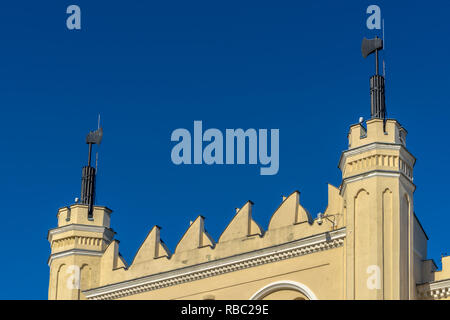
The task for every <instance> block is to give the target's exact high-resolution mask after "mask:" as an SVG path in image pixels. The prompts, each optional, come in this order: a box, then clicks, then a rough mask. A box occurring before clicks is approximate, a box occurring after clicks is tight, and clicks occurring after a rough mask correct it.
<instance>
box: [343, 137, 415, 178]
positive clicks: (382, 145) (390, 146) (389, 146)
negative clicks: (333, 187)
mask: <svg viewBox="0 0 450 320" xmlns="http://www.w3.org/2000/svg"><path fill="white" fill-rule="evenodd" d="M382 149H384V150H396V151H400V154H401V156H402V157H403V158H405V159H406V160H407V162H408V163H409V164H410V165H411V166H414V164H415V162H416V158H415V157H414V156H413V155H412V154H411V153H410V152H409V151H408V149H406V147H405V146H404V145H402V144H396V143H386V142H372V143H369V144H367V145H364V146H360V147H356V148H353V149H349V150H346V151H343V152H342V154H341V158H340V159H339V165H338V167H339V169H341V171H344V170H343V169H344V167H343V166H344V164H345V161H346V159H347V157H350V156H355V155H358V154H361V153H364V152H367V151H371V150H382Z"/></svg>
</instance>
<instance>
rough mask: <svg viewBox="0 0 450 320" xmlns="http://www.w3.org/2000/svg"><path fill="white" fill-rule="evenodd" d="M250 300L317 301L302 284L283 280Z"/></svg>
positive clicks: (273, 283)
mask: <svg viewBox="0 0 450 320" xmlns="http://www.w3.org/2000/svg"><path fill="white" fill-rule="evenodd" d="M250 300H317V297H316V295H315V294H314V293H313V292H312V291H311V289H309V288H308V287H307V286H305V285H304V284H302V283H299V282H295V281H290V280H284V281H277V282H272V283H270V284H268V285H267V286H265V287H263V288H261V289H260V290H258V292H256V293H255V294H254V295H253V296H252V297H251V298H250Z"/></svg>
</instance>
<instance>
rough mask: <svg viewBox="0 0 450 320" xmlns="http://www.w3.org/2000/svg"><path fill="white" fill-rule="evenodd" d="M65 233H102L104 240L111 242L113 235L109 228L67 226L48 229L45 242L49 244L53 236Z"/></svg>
mask: <svg viewBox="0 0 450 320" xmlns="http://www.w3.org/2000/svg"><path fill="white" fill-rule="evenodd" d="M67 231H88V232H96V233H104V234H105V236H106V239H107V240H109V241H111V240H112V238H113V237H114V233H115V232H114V231H113V230H112V229H111V228H106V227H102V226H91V225H87V224H68V225H65V226H62V227H58V228H54V229H50V230H49V231H48V234H47V240H48V241H50V242H51V239H52V237H53V236H54V235H55V234H58V233H62V232H67Z"/></svg>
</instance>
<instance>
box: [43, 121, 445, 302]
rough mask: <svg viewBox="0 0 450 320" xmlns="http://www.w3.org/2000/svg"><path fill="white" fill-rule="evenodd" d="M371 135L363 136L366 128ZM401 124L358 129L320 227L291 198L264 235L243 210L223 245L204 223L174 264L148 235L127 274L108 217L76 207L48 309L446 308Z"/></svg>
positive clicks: (68, 213)
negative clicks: (61, 302) (223, 303)
mask: <svg viewBox="0 0 450 320" xmlns="http://www.w3.org/2000/svg"><path fill="white" fill-rule="evenodd" d="M364 125H365V126H364ZM406 134H407V132H406V130H405V129H404V128H403V127H402V126H401V125H400V124H399V123H398V122H397V121H396V120H386V121H384V120H382V119H371V120H368V121H367V122H366V123H365V124H364V123H360V124H356V125H353V126H351V127H350V131H349V134H348V140H349V147H348V149H347V150H346V151H344V152H343V153H342V156H341V159H340V161H339V168H340V169H341V171H342V183H341V185H340V186H339V188H336V187H334V186H331V185H329V187H328V207H327V209H326V211H325V212H324V214H323V215H321V216H319V217H318V218H316V219H314V220H313V219H312V217H311V216H310V214H309V213H308V211H307V210H306V209H305V208H303V207H302V205H301V204H300V203H301V202H300V193H299V192H297V191H296V192H293V193H292V194H291V195H289V196H288V197H283V201H282V203H281V204H280V206H279V207H278V209H277V210H276V211H275V212H274V213H273V215H272V217H271V220H270V222H269V226H268V228H267V230H263V229H262V228H261V227H260V226H259V225H258V224H257V223H256V222H255V221H254V220H253V219H252V205H253V204H252V202H250V201H249V202H247V203H245V204H244V205H243V206H242V207H241V208H240V209H239V210H237V212H236V215H235V216H234V218H233V219H232V221H231V222H230V223H229V225H228V226H227V227H226V229H225V230H224V231H223V233H222V234H221V236H220V237H219V239H218V241H217V243H216V242H215V241H214V240H213V239H212V238H211V237H210V236H209V235H208V233H207V232H206V231H205V227H204V218H203V217H202V216H199V217H198V218H197V219H196V220H195V221H194V222H192V224H191V225H190V227H189V228H188V230H187V231H186V232H185V234H184V235H183V237H182V239H181V240H180V242H179V243H178V245H177V246H176V248H175V251H174V252H173V253H170V252H169V250H168V249H167V247H166V246H165V245H164V243H163V242H162V241H161V239H160V228H159V227H158V226H155V227H153V228H152V230H150V232H149V234H148V235H147V238H146V239H145V241H144V243H143V244H142V245H141V247H140V248H139V250H138V252H137V253H136V255H135V257H134V259H133V261H132V262H131V264H130V265H128V264H127V263H126V262H125V261H124V259H123V258H122V257H121V255H120V253H119V243H118V241H117V240H114V234H115V233H114V231H113V230H112V229H111V228H110V215H111V210H109V209H108V208H105V207H100V206H95V207H94V212H93V218H91V219H90V218H88V206H87V205H81V204H76V205H72V206H70V207H65V208H62V209H60V210H59V212H58V227H57V228H55V229H52V230H50V231H49V235H48V240H49V242H50V244H51V249H52V252H51V256H50V258H49V266H50V283H49V299H92V300H96V299H448V298H449V297H450V257H444V258H443V261H442V271H436V266H435V265H434V263H433V261H432V260H426V256H427V240H428V238H427V235H426V234H425V232H424V231H423V229H422V227H421V225H420V222H419V221H418V218H417V217H416V216H415V214H414V201H413V200H414V197H413V195H414V190H415V185H414V183H413V168H414V164H415V158H414V156H412V155H411V153H409V151H408V150H407V149H406Z"/></svg>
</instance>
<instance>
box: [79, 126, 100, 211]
mask: <svg viewBox="0 0 450 320" xmlns="http://www.w3.org/2000/svg"><path fill="white" fill-rule="evenodd" d="M102 138H103V129H102V128H100V127H99V128H98V129H97V130H95V131H91V132H89V133H88V135H87V137H86V144H88V145H89V155H88V163H87V166H84V167H83V170H82V177H81V199H80V203H81V204H87V205H88V206H89V211H88V218H92V209H93V206H94V201H95V175H96V168H93V167H91V154H92V145H93V144H97V145H98V144H100V143H101V142H102Z"/></svg>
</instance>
